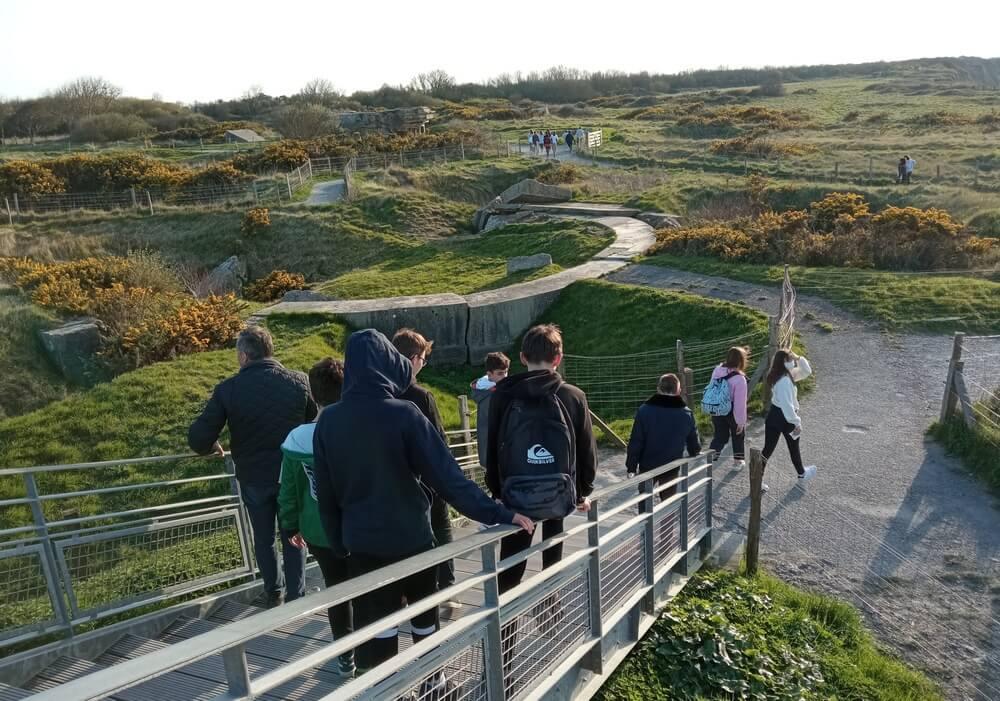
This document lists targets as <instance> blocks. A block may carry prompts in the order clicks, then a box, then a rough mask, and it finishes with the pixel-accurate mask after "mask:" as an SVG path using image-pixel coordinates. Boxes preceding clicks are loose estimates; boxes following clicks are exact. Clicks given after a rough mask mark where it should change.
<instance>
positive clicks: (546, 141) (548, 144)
mask: <svg viewBox="0 0 1000 701" xmlns="http://www.w3.org/2000/svg"><path fill="white" fill-rule="evenodd" d="M542 146H543V147H544V148H545V158H548V157H549V155H550V154H551V152H552V133H551V132H549V131H548V130H546V131H545V136H543V137H542Z"/></svg>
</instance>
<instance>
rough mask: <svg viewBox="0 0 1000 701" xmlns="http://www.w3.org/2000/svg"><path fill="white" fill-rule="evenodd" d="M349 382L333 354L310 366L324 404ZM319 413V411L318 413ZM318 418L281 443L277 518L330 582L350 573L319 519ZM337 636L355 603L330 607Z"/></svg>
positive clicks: (343, 659) (347, 665)
mask: <svg viewBox="0 0 1000 701" xmlns="http://www.w3.org/2000/svg"><path fill="white" fill-rule="evenodd" d="M343 386H344V364H343V363H342V362H341V361H339V360H334V359H333V358H323V360H321V361H319V362H318V363H316V364H315V365H314V366H313V367H312V369H311V370H309V390H310V392H312V396H313V399H314V400H315V401H316V404H317V405H319V408H320V412H322V411H323V408H324V407H326V406H328V405H330V404H334V403H336V402H337V401H339V400H340V391H341V389H342V388H343ZM317 418H318V416H317ZM315 430H316V422H315V421H313V422H312V423H307V424H302V425H301V426H299V427H297V428H294V429H292V431H291V433H289V434H288V437H287V438H286V439H285V442H284V443H282V444H281V454H282V461H281V491H280V492H279V494H278V520H279V523H280V524H281V528H282V530H283V531H284V532H285V534H286V535H287V536H288V540H289V542H291V543H292V545H294V546H295V547H297V548H305V547H308V548H309V553H310V554H311V555H312V556H313V557H314V558H315V559H316V562H317V563H318V564H319V568H320V571H321V572H322V573H323V581H324V582H325V583H326V586H328V587H330V586H333V585H334V584H340V583H341V582H345V581H347V579H348V574H347V559H346V558H340V557H337V556H336V555H334V553H333V549H332V548H330V543H329V540H328V539H327V536H326V533H325V532H324V530H323V523H322V522H321V521H320V515H319V504H318V503H317V501H316V482H315V479H314V477H313V432H314V431H315ZM327 615H328V616H329V618H330V630H331V631H332V632H333V639H334V640H337V639H339V638H343V637H344V636H345V635H348V634H349V633H351V632H352V631H353V630H354V625H353V623H354V621H353V611H352V608H351V603H350V602H347V603H345V604H340V605H338V606H332V607H330V609H328V610H327ZM340 673H341V675H342V676H351V675H352V674H353V673H354V653H353V652H348V653H345V654H343V655H341V656H340Z"/></svg>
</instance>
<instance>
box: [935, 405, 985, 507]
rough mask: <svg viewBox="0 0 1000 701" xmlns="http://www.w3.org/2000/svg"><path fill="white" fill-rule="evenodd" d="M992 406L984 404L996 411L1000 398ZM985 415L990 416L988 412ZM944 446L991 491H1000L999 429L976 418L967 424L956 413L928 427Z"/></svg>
mask: <svg viewBox="0 0 1000 701" xmlns="http://www.w3.org/2000/svg"><path fill="white" fill-rule="evenodd" d="M993 405H994V408H989V407H986V406H984V407H983V410H984V413H985V411H986V410H987V409H989V410H990V411H992V412H993V413H996V412H997V411H998V410H1000V406H998V405H1000V402H993ZM986 416H987V417H989V418H992V417H991V416H990V414H986ZM928 433H930V435H932V436H934V438H936V439H937V440H939V441H940V442H941V444H942V445H943V446H944V447H945V448H946V449H947V450H948V452H949V453H953V454H955V455H958V456H959V457H960V458H961V459H962V462H963V463H964V464H965V466H966V467H967V468H968V469H969V471H970V472H972V474H974V475H976V476H977V477H978V478H979V479H981V480H982V481H983V482H984V483H985V484H986V485H987V486H988V487H989V488H990V489H991V490H992V491H993V492H994V494H1000V430H998V429H996V428H993V427H991V426H988V425H987V424H986V421H983V420H981V421H979V422H978V423H977V424H976V427H975V428H969V427H968V426H966V425H965V422H964V421H963V420H962V419H961V418H958V417H952V418H951V419H949V420H948V421H946V422H944V423H935V424H934V425H933V426H931V427H930V430H929V431H928Z"/></svg>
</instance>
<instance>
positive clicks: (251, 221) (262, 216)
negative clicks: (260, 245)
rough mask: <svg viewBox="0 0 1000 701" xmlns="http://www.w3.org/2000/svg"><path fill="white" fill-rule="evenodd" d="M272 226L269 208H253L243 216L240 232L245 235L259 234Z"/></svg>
mask: <svg viewBox="0 0 1000 701" xmlns="http://www.w3.org/2000/svg"><path fill="white" fill-rule="evenodd" d="M270 226H271V211H270V210H269V209H268V208H267V207H251V208H250V209H248V210H247V212H246V214H244V215H243V223H242V224H241V225H240V231H242V232H243V233H244V234H259V233H261V232H262V231H266V230H267V229H268V228H269V227H270Z"/></svg>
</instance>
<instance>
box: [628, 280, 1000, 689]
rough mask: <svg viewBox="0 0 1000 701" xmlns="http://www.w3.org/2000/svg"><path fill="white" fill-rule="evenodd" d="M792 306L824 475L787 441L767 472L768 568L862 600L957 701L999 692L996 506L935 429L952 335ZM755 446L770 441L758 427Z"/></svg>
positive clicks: (810, 425)
mask: <svg viewBox="0 0 1000 701" xmlns="http://www.w3.org/2000/svg"><path fill="white" fill-rule="evenodd" d="M610 279H611V280H614V281H615V282H622V283H629V284H638V285H648V286H651V287H657V288H662V289H674V290H680V291H684V292H688V293H692V294H698V295H703V296H706V297H712V298H718V299H725V300H729V301H741V302H745V303H746V304H747V305H749V306H750V307H754V308H757V309H760V310H762V311H765V312H767V313H769V314H774V313H776V312H777V309H778V303H779V294H780V291H779V290H778V288H776V287H766V286H759V285H753V284H748V283H742V282H737V281H733V280H728V279H724V278H717V277H710V276H706V275H699V274H696V273H689V272H685V271H680V270H672V269H668V268H660V267H655V266H648V265H634V266H630V267H628V268H625V269H623V270H620V271H617V272H615V273H614V274H612V275H611V276H610ZM796 306H797V322H798V323H797V328H798V331H799V333H800V334H801V335H802V336H803V338H804V341H805V343H806V345H807V347H808V349H809V360H810V361H811V362H812V364H813V367H814V368H815V379H816V387H815V390H814V391H813V392H811V393H810V394H808V395H806V396H805V397H803V400H802V419H803V433H802V439H801V440H802V452H803V457H804V459H805V462H806V463H807V464H809V463H815V464H816V465H818V466H819V472H818V474H817V477H816V479H815V480H814V481H812V482H810V483H809V484H807V485H806V486H805V487H802V486H800V485H799V484H798V482H797V480H796V479H795V477H794V471H793V469H792V466H791V464H790V463H789V459H788V453H787V451H786V449H785V446H784V445H783V444H782V445H779V446H778V450H777V451H776V452H775V454H774V456H773V457H772V460H771V463H770V464H769V466H768V468H767V473H766V475H765V481H766V482H768V483H769V484H770V487H771V491H770V492H769V493H768V494H767V495H766V496H765V499H764V503H763V517H764V519H765V524H766V525H765V527H764V533H763V541H762V545H761V549H762V559H764V561H765V564H766V566H767V567H768V568H770V569H772V570H773V571H775V572H776V573H777V574H779V575H780V576H781V577H782V579H785V580H786V581H789V582H792V583H795V584H801V585H806V586H809V587H814V588H819V589H822V590H825V591H828V592H831V593H833V594H836V595H838V596H841V597H843V598H845V599H846V600H849V601H852V602H853V603H854V604H855V605H856V606H857V607H858V608H859V610H861V611H862V612H863V613H864V614H865V616H866V618H867V619H868V621H869V623H870V624H871V625H872V626H873V628H874V629H875V630H876V632H877V633H878V635H879V638H880V639H881V640H882V641H883V642H885V643H887V644H888V645H890V646H891V647H892V648H894V649H895V650H896V651H897V652H899V653H900V654H902V655H903V656H904V657H906V658H907V659H909V661H911V662H913V663H915V664H917V665H919V666H922V667H924V668H925V669H928V670H929V671H930V672H931V673H932V676H933V677H934V678H935V679H936V680H937V681H939V682H941V683H942V684H943V686H944V687H945V689H946V691H947V693H948V695H949V698H955V699H965V698H972V699H976V700H977V701H980V700H984V699H987V698H989V699H1000V668H998V665H997V659H998V658H1000V528H998V527H1000V512H998V511H997V509H996V508H995V505H994V499H993V498H992V497H991V496H989V495H988V494H987V493H986V491H985V489H984V488H983V487H982V485H981V484H980V483H978V482H977V481H976V480H974V479H973V478H971V477H969V476H968V475H967V474H966V473H965V471H964V470H963V469H962V467H961V465H960V463H959V461H958V460H957V459H956V458H954V457H952V456H950V455H947V454H946V453H945V452H944V450H943V449H942V448H941V446H939V445H938V444H937V443H936V442H934V441H932V440H929V439H927V438H925V436H924V432H925V431H926V430H927V427H928V426H929V425H930V424H931V423H932V422H934V421H935V420H936V419H937V416H938V412H939V410H940V406H941V395H942V392H943V385H944V376H945V373H946V371H947V367H948V359H949V357H950V354H951V345H952V342H951V339H950V338H949V337H947V336H940V335H937V336H935V335H928V334H891V335H890V334H888V333H886V332H884V331H883V330H881V329H880V328H879V327H878V326H877V325H875V324H873V323H870V322H867V321H864V320H861V319H858V318H857V317H854V316H852V315H851V314H848V313H846V312H844V311H842V310H839V309H838V308H836V307H834V306H833V305H832V304H830V303H829V302H827V301H825V300H821V299H815V298H809V297H805V296H802V295H799V296H798V299H797V305H796ZM807 312H811V313H812V314H813V315H814V316H815V317H816V318H815V320H807V319H805V318H804V317H805V314H806V313H807ZM819 322H828V323H832V324H833V325H834V330H833V332H832V333H829V332H826V331H823V330H822V329H820V328H818V326H817V324H818V323H819ZM748 439H749V444H750V445H751V446H755V447H758V448H759V447H761V446H762V445H763V426H762V424H761V422H760V421H757V422H756V423H755V424H752V425H751V427H750V428H749V429H748ZM998 459H1000V458H998ZM720 465H723V466H724V467H722V469H719V470H717V472H716V475H715V476H716V485H717V495H718V502H717V508H716V524H717V526H720V527H722V528H725V529H728V530H734V529H735V530H741V529H742V526H743V524H745V523H746V515H747V511H748V510H749V498H748V496H747V495H748V494H749V481H748V475H747V472H748V471H747V470H743V471H733V470H732V469H731V463H728V461H727V462H724V463H720ZM979 692H983V693H985V694H986V695H985V696H984V695H982V694H981V693H979Z"/></svg>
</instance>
